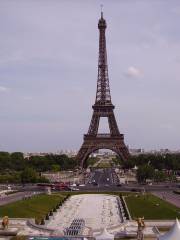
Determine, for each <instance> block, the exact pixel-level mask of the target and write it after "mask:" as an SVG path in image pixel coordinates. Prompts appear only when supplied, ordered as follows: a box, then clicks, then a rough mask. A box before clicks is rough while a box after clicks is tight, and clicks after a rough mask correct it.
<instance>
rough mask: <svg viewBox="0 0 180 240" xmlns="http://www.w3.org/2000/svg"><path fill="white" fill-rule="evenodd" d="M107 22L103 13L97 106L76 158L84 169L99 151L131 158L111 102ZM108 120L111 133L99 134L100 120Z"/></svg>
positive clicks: (100, 32) (95, 105)
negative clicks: (95, 152) (94, 153)
mask: <svg viewBox="0 0 180 240" xmlns="http://www.w3.org/2000/svg"><path fill="white" fill-rule="evenodd" d="M106 27H107V25H106V21H105V19H104V18H103V12H101V18H100V19H99V23H98V29H99V59H98V79H97V91H96V99H95V104H94V105H93V106H92V109H93V115H92V118H91V123H90V126H89V130H88V133H87V134H85V135H84V142H83V144H82V146H81V148H80V150H79V152H78V154H77V156H76V159H77V161H78V163H79V165H80V166H81V167H82V168H83V167H84V165H85V162H86V160H87V159H88V157H89V155H90V154H91V153H93V152H94V151H96V150H98V149H109V150H112V151H114V152H115V153H116V154H117V155H119V156H120V157H121V158H122V159H123V160H127V159H128V157H129V151H128V148H127V147H126V145H125V143H124V135H123V134H121V133H120V132H119V129H118V125H117V122H116V118H115V115H114V108H115V107H114V105H113V104H112V101H111V94H110V87H109V76H108V65H107V51H106V36H105V30H106ZM102 117H105V118H107V119H108V124H109V130H110V133H109V134H107V133H105V134H98V128H99V122H100V118H102Z"/></svg>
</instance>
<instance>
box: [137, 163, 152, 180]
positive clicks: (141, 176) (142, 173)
mask: <svg viewBox="0 0 180 240" xmlns="http://www.w3.org/2000/svg"><path fill="white" fill-rule="evenodd" d="M153 176H154V168H153V167H152V166H151V165H148V164H146V165H142V166H139V168H138V170H137V175H136V177H137V180H138V182H146V180H147V179H152V178H153Z"/></svg>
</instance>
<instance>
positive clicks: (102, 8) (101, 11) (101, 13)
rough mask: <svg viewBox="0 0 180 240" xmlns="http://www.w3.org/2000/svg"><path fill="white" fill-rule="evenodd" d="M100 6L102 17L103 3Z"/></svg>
mask: <svg viewBox="0 0 180 240" xmlns="http://www.w3.org/2000/svg"><path fill="white" fill-rule="evenodd" d="M100 7H101V18H103V4H101V5H100Z"/></svg>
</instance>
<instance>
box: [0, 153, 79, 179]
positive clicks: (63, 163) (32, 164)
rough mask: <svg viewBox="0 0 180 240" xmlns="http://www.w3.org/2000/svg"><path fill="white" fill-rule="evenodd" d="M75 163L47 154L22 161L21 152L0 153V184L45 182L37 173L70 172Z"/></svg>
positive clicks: (64, 157)
mask: <svg viewBox="0 0 180 240" xmlns="http://www.w3.org/2000/svg"><path fill="white" fill-rule="evenodd" d="M76 166H77V162H76V161H75V160H74V159H73V158H69V157H68V156H66V155H64V154H62V155H56V154H47V155H45V156H31V157H30V158H29V159H24V156H23V153H21V152H14V153H11V154H10V153H8V152H0V183H20V182H24V183H25V182H27V183H28V182H47V179H45V178H44V177H39V176H38V172H44V171H59V170H70V169H74V168H75V167H76Z"/></svg>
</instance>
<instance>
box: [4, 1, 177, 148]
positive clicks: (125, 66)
mask: <svg viewBox="0 0 180 240" xmlns="http://www.w3.org/2000/svg"><path fill="white" fill-rule="evenodd" d="M101 2H102V1H101ZM101 2H100V1H94V2H93V3H92V2H90V1H86V2H83V1H76V3H74V2H73V1H54V4H53V5H52V4H51V2H50V1H46V2H43V5H42V2H41V1H39V2H33V1H29V2H28V1H27V2H23V1H14V2H13V3H12V2H10V1H1V3H0V5H1V8H0V11H1V12H0V13H1V14H0V20H1V21H0V22H1V23H0V24H1V28H2V37H1V40H0V49H1V61H0V75H1V77H0V106H1V113H0V118H1V120H0V131H1V140H0V149H1V150H7V151H24V152H25V151H27V152H35V151H38V152H40V151H45V152H48V151H57V150H58V149H77V148H78V146H80V145H81V143H82V135H83V134H84V133H85V132H86V131H87V128H88V126H89V121H90V118H91V114H92V110H91V105H92V104H94V95H95V91H96V81H97V62H98V59H97V57H98V44H97V43H98V30H97V21H98V19H99V17H100V7H99V6H100V4H101ZM103 4H104V15H105V18H106V20H107V33H106V37H107V51H108V64H109V78H110V87H111V95H112V100H113V103H114V104H115V106H116V109H115V115H116V119H117V122H118V125H119V128H120V131H122V133H124V134H125V143H126V144H127V145H129V146H130V147H131V148H138V147H142V148H145V149H160V148H169V149H179V142H178V141H179V138H180V131H179V132H178V130H179V121H180V109H179V105H178V103H179V100H180V97H179V87H180V81H179V78H178V77H179V64H180V54H179V53H180V34H179V31H178V24H177V23H178V19H179V17H180V3H179V2H178V1H173V4H172V1H166V3H165V2H164V1H162V0H159V1H146V0H145V1H140V0H139V1H138V0H137V1H119V2H117V1H112V2H111V4H109V3H108V1H103ZM87 9H88V10H87ZM75 106H76V107H75ZM77 109H79V111H77ZM105 125H106V123H105V122H103V123H102V128H101V130H104V129H105Z"/></svg>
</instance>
